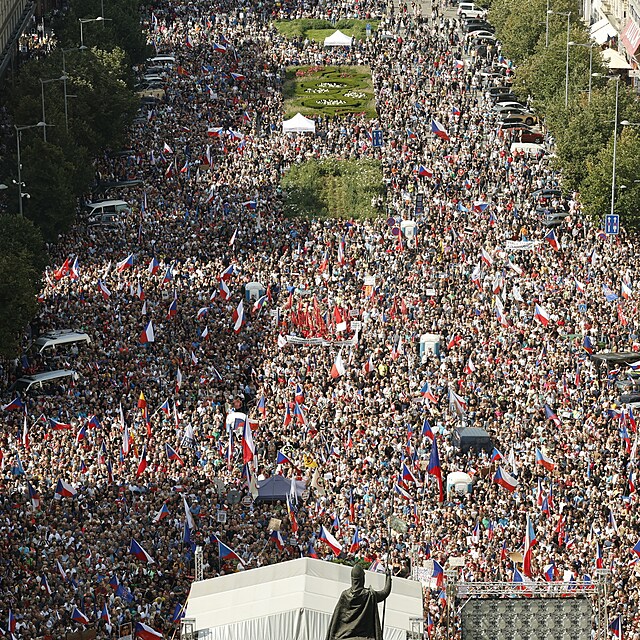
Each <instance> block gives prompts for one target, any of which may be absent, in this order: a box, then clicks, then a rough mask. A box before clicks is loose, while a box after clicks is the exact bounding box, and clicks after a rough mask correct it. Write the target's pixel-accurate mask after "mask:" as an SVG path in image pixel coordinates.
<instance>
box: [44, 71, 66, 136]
mask: <svg viewBox="0 0 640 640" xmlns="http://www.w3.org/2000/svg"><path fill="white" fill-rule="evenodd" d="M66 81H67V77H66V75H64V76H61V77H60V78H51V79H49V80H45V79H44V78H40V92H41V95H42V122H45V123H46V122H47V118H46V117H45V112H44V85H45V84H49V83H51V82H64V83H65V87H66ZM65 98H66V92H65ZM66 111H67V110H66V104H65V116H66ZM67 130H68V128H67ZM42 139H43V140H44V141H45V142H46V141H47V127H46V126H45V127H42Z"/></svg>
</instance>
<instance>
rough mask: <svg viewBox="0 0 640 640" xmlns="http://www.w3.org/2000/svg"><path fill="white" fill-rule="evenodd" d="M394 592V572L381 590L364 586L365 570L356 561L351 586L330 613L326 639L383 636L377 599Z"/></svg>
mask: <svg viewBox="0 0 640 640" xmlns="http://www.w3.org/2000/svg"><path fill="white" fill-rule="evenodd" d="M390 593H391V573H390V572H389V571H387V579H386V581H385V584H384V589H382V591H375V590H374V589H372V588H371V587H369V588H368V589H365V588H364V570H363V568H362V567H361V566H360V565H359V564H356V565H355V566H354V567H353V569H351V588H350V589H346V590H345V591H343V592H342V593H341V594H340V599H339V600H338V604H336V608H335V610H334V612H333V616H332V617H331V623H330V624H329V631H328V632H327V637H326V640H382V627H381V626H380V617H379V615H378V602H382V601H383V600H385V599H386V598H387V597H388V596H389V594H390Z"/></svg>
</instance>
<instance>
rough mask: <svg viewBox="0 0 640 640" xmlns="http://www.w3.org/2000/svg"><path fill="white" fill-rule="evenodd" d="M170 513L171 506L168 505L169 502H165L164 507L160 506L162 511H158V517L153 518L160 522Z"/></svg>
mask: <svg viewBox="0 0 640 640" xmlns="http://www.w3.org/2000/svg"><path fill="white" fill-rule="evenodd" d="M168 515H169V507H167V503H166V502H165V503H164V504H163V505H162V507H160V511H158V513H156V517H155V518H154V519H153V521H154V522H160V521H161V520H164V518H166V517H167V516H168Z"/></svg>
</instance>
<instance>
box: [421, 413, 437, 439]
mask: <svg viewBox="0 0 640 640" xmlns="http://www.w3.org/2000/svg"><path fill="white" fill-rule="evenodd" d="M422 437H423V438H429V440H431V442H433V439H434V437H435V436H434V435H433V431H432V430H431V424H430V423H429V421H428V420H427V419H426V418H425V419H424V420H423V422H422Z"/></svg>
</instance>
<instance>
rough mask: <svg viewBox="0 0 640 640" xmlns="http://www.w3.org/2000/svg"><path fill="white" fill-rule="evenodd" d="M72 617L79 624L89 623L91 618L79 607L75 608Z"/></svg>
mask: <svg viewBox="0 0 640 640" xmlns="http://www.w3.org/2000/svg"><path fill="white" fill-rule="evenodd" d="M71 619H72V620H74V621H75V622H77V623H78V624H89V618H87V616H85V615H84V613H82V611H80V609H78V607H74V608H73V612H72V613H71Z"/></svg>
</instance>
